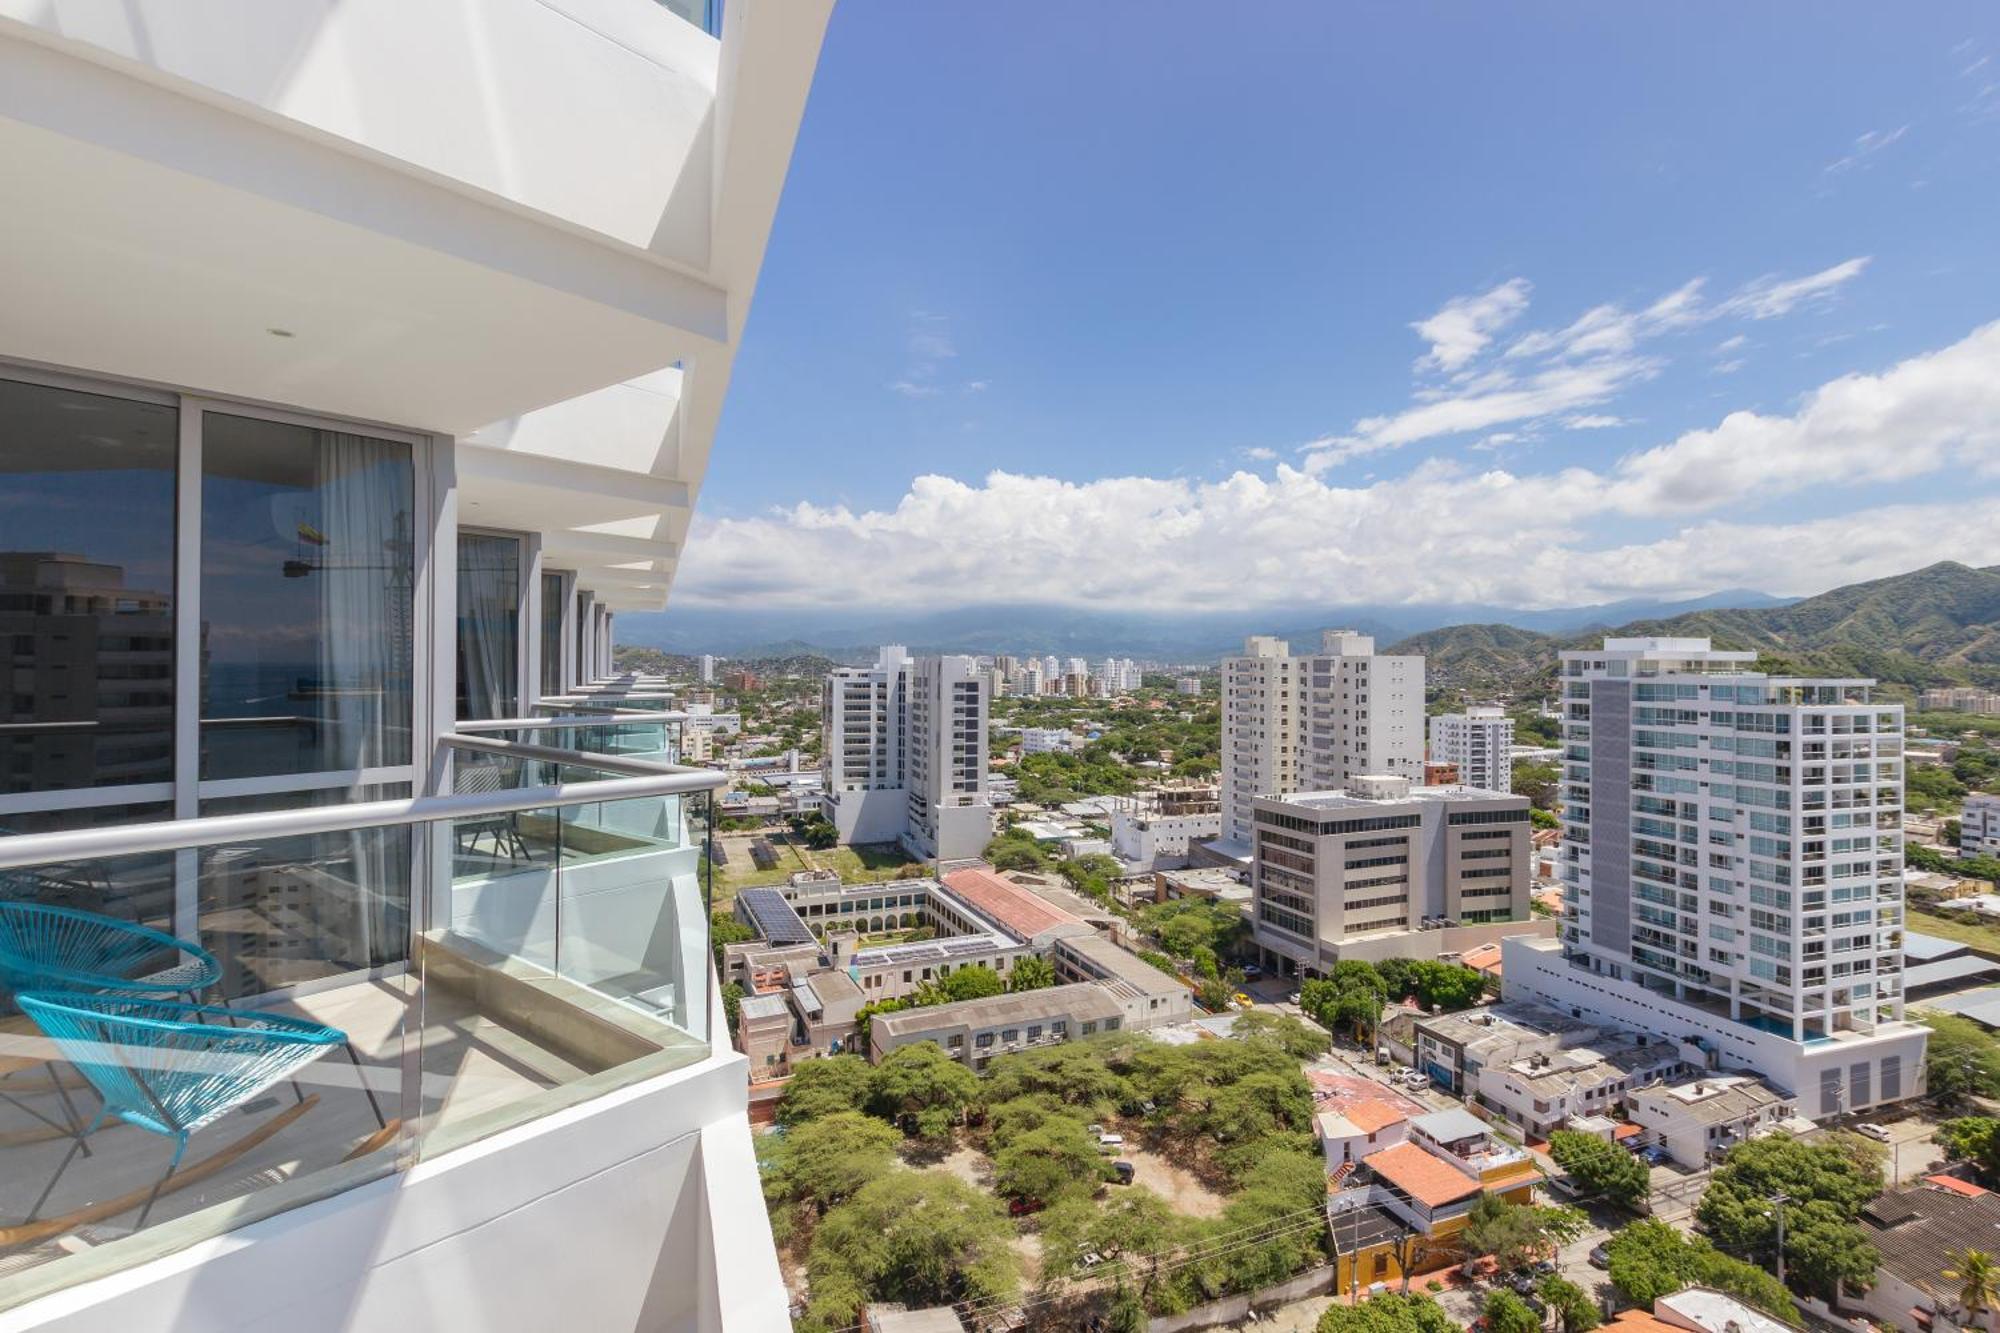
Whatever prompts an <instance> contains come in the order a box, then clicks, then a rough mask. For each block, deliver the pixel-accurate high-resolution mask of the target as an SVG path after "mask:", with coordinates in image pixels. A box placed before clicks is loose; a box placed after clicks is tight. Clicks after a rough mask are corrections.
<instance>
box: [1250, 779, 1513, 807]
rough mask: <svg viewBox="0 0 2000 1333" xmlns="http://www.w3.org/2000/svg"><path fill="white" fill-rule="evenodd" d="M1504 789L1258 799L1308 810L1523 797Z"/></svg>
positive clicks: (1322, 793)
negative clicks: (1413, 802)
mask: <svg viewBox="0 0 2000 1333" xmlns="http://www.w3.org/2000/svg"><path fill="white" fill-rule="evenodd" d="M1527 799H1528V798H1527V797H1525V796H1517V795H1514V794H1512V793H1510V792H1504V791H1487V790H1486V789H1484V788H1482V787H1419V786H1415V785H1412V786H1410V787H1409V788H1408V789H1407V790H1404V791H1401V792H1399V793H1398V794H1395V795H1386V796H1357V795H1353V794H1350V793H1349V792H1347V791H1344V790H1343V791H1302V792H1295V793H1292V794H1290V795H1286V796H1259V797H1258V798H1257V800H1258V802H1259V803H1269V804H1272V805H1290V806H1298V807H1300V808H1303V809H1307V810H1374V809H1379V808H1380V807H1382V806H1385V805H1408V804H1409V803H1410V802H1412V801H1440V802H1448V801H1524V802H1525V801H1526V800H1527Z"/></svg>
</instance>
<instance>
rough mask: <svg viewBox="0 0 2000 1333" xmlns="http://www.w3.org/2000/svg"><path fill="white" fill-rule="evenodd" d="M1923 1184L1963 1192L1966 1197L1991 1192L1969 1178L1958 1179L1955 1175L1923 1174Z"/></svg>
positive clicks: (1976, 1196)
mask: <svg viewBox="0 0 2000 1333" xmlns="http://www.w3.org/2000/svg"><path fill="white" fill-rule="evenodd" d="M1924 1184H1926V1185H1935V1186H1937V1187H1938V1188H1939V1189H1941V1190H1950V1191H1951V1192H1952V1193H1953V1194H1963V1195H1964V1196H1965V1197H1966V1198H1968V1199H1976V1198H1978V1197H1979V1196H1980V1195H1982V1194H1987V1193H1990V1192H1991V1191H1988V1190H1983V1189H1981V1188H1979V1186H1977V1185H1975V1184H1973V1183H1972V1182H1971V1181H1969V1180H1960V1179H1959V1178H1958V1177H1957V1176H1925V1177H1924Z"/></svg>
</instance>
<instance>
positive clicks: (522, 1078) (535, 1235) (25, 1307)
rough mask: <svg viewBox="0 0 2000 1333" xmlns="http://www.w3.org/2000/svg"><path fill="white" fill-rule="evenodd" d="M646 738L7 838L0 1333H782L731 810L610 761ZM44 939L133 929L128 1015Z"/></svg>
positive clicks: (660, 740) (541, 723)
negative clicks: (713, 866) (653, 1332)
mask: <svg viewBox="0 0 2000 1333" xmlns="http://www.w3.org/2000/svg"><path fill="white" fill-rule="evenodd" d="M663 725H664V724H662V723H659V722H653V721H648V720H639V721H634V720H632V719H631V718H630V717H629V716H620V717H615V718H601V717H600V718H596V719H568V720H555V719H550V720H535V721H524V722H521V723H517V724H511V725H510V724H493V725H490V726H488V727H485V728H484V730H487V731H492V732H507V731H512V732H517V733H525V734H527V735H530V736H532V737H534V738H536V739H538V740H553V739H557V738H564V737H567V738H573V739H574V738H587V739H585V740H584V741H583V743H584V744H585V745H586V746H587V747H588V748H587V749H585V750H574V749H559V748H554V747H552V746H548V745H541V744H535V743H532V742H528V741H510V740H496V739H486V738H480V737H461V738H451V739H448V740H446V741H445V742H444V743H443V745H442V748H441V753H440V756H439V758H440V763H441V768H440V782H439V785H440V786H445V787H451V786H456V787H457V788H458V789H459V790H460V794H457V795H441V796H427V797H422V798H419V799H415V800H398V801H364V802H357V803H351V804H323V805H318V806H314V807H310V808H304V809H289V810H283V811H280V812H276V813H262V814H244V815H226V816H217V817H211V818H203V819H191V820H182V821H177V822H165V823H156V824H136V825H125V826H119V827H113V828H99V829H93V830H87V831H81V832H62V833H43V834H24V835H19V836H15V837H11V838H0V867H4V869H0V884H4V888H5V893H4V895H0V897H4V902H0V916H4V921H0V925H4V927H5V928H4V929H0V970H4V972H5V982H6V986H7V990H8V995H7V999H8V1004H7V1005H6V1006H5V1007H6V1011H7V1012H8V1014H9V1015H10V1016H9V1017H6V1018H4V1019H0V1116H4V1118H5V1123H4V1133H0V1162H4V1164H5V1165H4V1169H0V1221H4V1225H0V1329H5V1330H14V1329H28V1328H35V1329H79V1330H80V1329H95V1328H107V1327H116V1328H122V1329H131V1330H141V1329H167V1328H180V1327H201V1328H204V1329H233V1328H250V1327H258V1328H265V1327H271V1326H274V1325H277V1324H280V1323H282V1324H284V1325H286V1326H287V1327H291V1328H297V1329H336V1328H342V1329H345V1328H372V1327H382V1326H388V1325H390V1324H393V1323H397V1322H402V1321H406V1320H408V1319H410V1318H411V1317H412V1316H414V1317H415V1318H416V1319H417V1320H418V1322H419V1323H420V1324H421V1325H422V1326H424V1327H428V1328H464V1329H475V1328H476V1329H487V1328H554V1327H577V1328H585V1327H587V1328H642V1327H643V1328H670V1329H677V1328H685V1329H745V1330H764V1329H769V1328H776V1327H782V1326H783V1321H784V1318H785V1314H784V1304H783V1302H784V1293H783V1288H782V1285H781V1284H780V1281H779V1276H778V1272H777V1266H776V1260H775V1255H774V1254H773V1252H772V1251H771V1248H770V1241H769V1233H768V1230H767V1229H766V1228H765V1225H764V1222H763V1218H762V1212H761V1208H760V1206H759V1205H758V1202H757V1198H758V1192H757V1185H756V1174H755V1167H754V1164H753V1162H752V1160H751V1151H750V1143H749V1136H748V1133H747V1128H746V1126H745V1124H744V1122H743V1108H744V1096H745V1091H744V1090H745V1087H746V1071H745V1068H744V1062H743V1059H742V1057H741V1056H740V1055H737V1054H736V1053H734V1052H733V1051H731V1050H730V1049H729V1047H728V1043H727V1040H726V1038H723V1037H720V1036H719V1035H718V1033H717V1024H716V1017H717V1011H718V1009H719V1003H718V998H717V994H716V991H715V986H714V980H713V976H712V974H711V971H710V961H709V940H708V893H707V884H706V873H707V860H706V857H705V856H704V855H703V852H704V849H705V845H706V836H707V832H706V830H707V817H706V807H707V802H708V800H709V797H710V794H711V793H712V791H713V790H714V789H716V788H718V787H719V786H721V785H722V781H723V778H722V775H721V774H718V773H714V772H711V771H707V770H687V769H675V768H673V767H671V766H669V765H665V764H662V763H659V762H656V761H648V760H637V759H632V758H629V757H621V756H618V755H614V754H610V753H607V752H608V751H612V750H627V751H630V750H633V749H636V748H637V747H639V746H641V745H643V744H645V743H646V742H648V741H649V740H650V741H651V742H652V743H654V744H656V745H659V746H661V747H662V748H669V747H668V742H667V741H666V736H665V732H664V731H663V730H662V728H663ZM36 917H41V918H45V919H54V918H61V919H62V920H64V921H65V922H67V923H69V926H68V928H70V929H72V930H82V931H96V932H100V933H103V932H109V933H111V934H114V935H115V934H118V933H120V932H125V933H128V934H129V932H130V930H131V928H133V927H151V928H153V929H155V930H157V931H158V934H157V935H156V936H153V937H151V939H150V941H148V943H149V944H150V947H149V948H145V949H142V950H141V951H140V952H139V953H136V954H129V955H127V956H125V961H124V962H122V963H120V964H118V965H117V969H116V970H117V974H118V975H119V976H120V977H123V978H128V979H129V980H127V981H126V983H125V984H126V985H127V986H128V987H131V988H138V987H144V986H147V985H148V984H154V986H155V989H153V990H152V991H150V992H140V991H138V990H137V989H128V990H126V991H124V992H119V993H110V992H109V989H108V987H106V986H105V985H103V984H101V982H93V981H92V980H91V979H90V978H89V977H87V976H85V975H83V974H81V973H79V972H78V970H77V968H78V967H79V966H80V964H79V963H78V961H77V959H76V958H75V957H74V956H68V955H66V956H64V957H62V958H57V957H54V956H52V955H50V954H49V953H48V952H47V950H46V949H44V948H43V947H42V945H41V944H40V943H38V941H39V940H40V939H41V938H42V937H40V936H38V935H37V934H36V932H35V931H33V930H32V929H30V928H28V924H24V923H29V924H31V923H32V919H33V918H36ZM197 939H198V940H200V941H201V942H202V943H201V945H199V946H197V945H195V944H193V942H192V941H194V940H197ZM106 966H107V967H108V966H111V964H108V963H107V964H106ZM168 968H175V969H179V971H178V972H177V973H176V974H175V975H174V976H172V977H171V978H170V979H168V980H164V981H162V980H159V976H160V973H161V971H162V970H163V969H168ZM170 987H179V989H169V988H170ZM195 1001H200V1003H195ZM267 1027H270V1028H273V1029H274V1030H273V1031H271V1032H268V1033H267V1032H265V1031H263V1029H265V1028H267ZM286 1042H290V1043H291V1046H290V1047H289V1048H287V1047H286V1046H285V1043H286ZM301 1042H304V1043H306V1045H305V1046H303V1047H302V1046H301V1045H300V1043H301ZM274 1047H275V1048H276V1049H278V1050H279V1051H280V1052H281V1054H282V1053H283V1052H285V1051H287V1050H289V1051H290V1052H292V1053H293V1054H297V1053H299V1052H301V1051H303V1056H302V1058H297V1059H288V1060H286V1061H284V1062H282V1063H273V1062H272V1060H273V1057H272V1055H271V1052H272V1050H273V1049H274ZM204 1115H206V1116H207V1117H208V1118H206V1119H203V1118H202V1117H203V1116H204ZM163 1122H164V1123H163ZM190 1124H191V1125H192V1126H193V1128H192V1133H191V1135H186V1136H179V1135H177V1134H176V1133H172V1132H168V1131H174V1130H177V1129H178V1128H180V1127H182V1126H185V1125H190ZM177 1143H180V1144H181V1146H182V1147H183V1148H184V1152H178V1153H177V1150H176V1144H177ZM170 1160H173V1161H177V1162H178V1165H177V1167H176V1168H175V1169H174V1170H173V1171H172V1172H171V1173H170V1174H169V1173H167V1166H168V1163H169V1161H170ZM746 1201H747V1202H746ZM552 1253H553V1254H556V1255H575V1256H588V1257H589V1261H588V1262H568V1261H558V1262H550V1257H551V1254H552Z"/></svg>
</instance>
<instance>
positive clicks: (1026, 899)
mask: <svg viewBox="0 0 2000 1333" xmlns="http://www.w3.org/2000/svg"><path fill="white" fill-rule="evenodd" d="M944 884H945V887H946V888H948V889H950V890H951V891H952V892H953V893H954V894H956V895H957V896H958V897H960V898H963V899H964V900H965V901H966V902H967V903H969V904H971V906H972V908H973V910H975V911H977V912H978V913H980V915H982V916H985V917H987V918H989V919H990V920H991V921H992V922H993V923H994V924H995V925H997V926H1000V927H1001V928H1002V929H1004V930H1006V931H1008V932H1009V933H1010V934H1013V935H1016V936H1018V937H1019V938H1021V939H1023V940H1031V939H1033V938H1034V937H1035V936H1037V935H1039V934H1041V933H1042V932H1043V931H1045V930H1049V929H1052V928H1054V927H1056V926H1065V925H1081V924H1082V923H1083V918H1082V917H1079V916H1073V915H1071V914H1070V913H1068V912H1065V911H1063V909H1062V908H1060V907H1057V906H1056V905H1055V904H1054V903H1052V902H1050V901H1049V900H1048V899H1046V898H1044V897H1042V896H1041V895H1040V894H1037V893H1034V892H1032V891H1031V890H1028V889H1024V888H1022V887H1021V886H1020V885H1018V884H1012V883H1009V882H1008V881H1006V880H1004V879H1001V878H1000V877H999V876H998V875H996V874H993V873H992V872H991V871H987V870H972V869H967V870H954V871H952V872H951V873H950V874H949V875H946V876H945V877H944Z"/></svg>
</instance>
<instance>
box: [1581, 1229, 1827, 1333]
mask: <svg viewBox="0 0 2000 1333" xmlns="http://www.w3.org/2000/svg"><path fill="white" fill-rule="evenodd" d="M1606 1248H1607V1250H1608V1251H1609V1253H1610V1259H1611V1263H1610V1268H1611V1283H1612V1285H1613V1286H1615V1287H1617V1288H1618V1290H1619V1292H1621V1293H1622V1294H1623V1295H1624V1297H1625V1299H1627V1300H1629V1301H1631V1302H1632V1303H1633V1304H1635V1305H1638V1306H1641V1307H1644V1308H1646V1309H1651V1308H1652V1305H1653V1302H1654V1301H1656V1300H1658V1299H1659V1298H1660V1297H1662V1296H1665V1295H1667V1294H1668V1293H1669V1292H1675V1291H1679V1290H1680V1289H1681V1288H1683V1287H1686V1286H1689V1285H1692V1284H1699V1285H1701V1286H1704V1287H1713V1288H1715V1289H1716V1290H1717V1291H1721V1292H1726V1293H1728V1294H1729V1295H1731V1296H1734V1297H1736V1298H1737V1299H1738V1300H1740V1301H1742V1302H1743V1303H1744V1304H1746V1305H1752V1306H1755V1307H1756V1308H1758V1309H1760V1310H1763V1311H1765V1312H1767V1313H1769V1314H1774V1315H1778V1316H1779V1317H1781V1318H1784V1319H1791V1318H1793V1317H1794V1315H1793V1309H1792V1298H1791V1294H1790V1293H1789V1292H1787V1291H1786V1290H1785V1288H1784V1285H1783V1284H1782V1283H1780V1282H1779V1281H1778V1280H1777V1279H1776V1278H1774V1277H1772V1276H1771V1275H1770V1274H1769V1273H1767V1272H1765V1271H1764V1270H1763V1269H1761V1268H1759V1267H1757V1266H1756V1265H1755V1264H1750V1263H1745V1262H1744V1261H1743V1260H1741V1259H1736V1258H1732V1257H1731V1256H1729V1255H1726V1254H1723V1253H1721V1252H1719V1251H1717V1250H1716V1249H1715V1247H1714V1246H1712V1245H1710V1244H1709V1243H1708V1241H1706V1240H1704V1239H1702V1238H1701V1237H1698V1236H1696V1237H1690V1236H1684V1235H1682V1234H1681V1233H1680V1232H1678V1231H1676V1230H1674V1229H1673V1228H1672V1227H1670V1226H1668V1225H1667V1224H1666V1223H1664V1222H1661V1221H1657V1220H1655V1219H1653V1218H1645V1219H1643V1220H1641V1221H1638V1222H1634V1223H1633V1224H1632V1225H1630V1226H1628V1227H1626V1228H1625V1229H1623V1230H1622V1231H1619V1232H1618V1233H1617V1234H1615V1235H1613V1236H1612V1237H1611V1240H1610V1241H1609V1242H1608V1244H1607V1246H1606Z"/></svg>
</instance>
